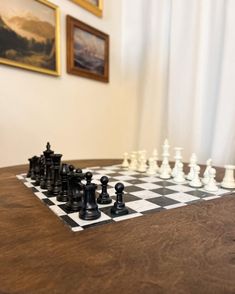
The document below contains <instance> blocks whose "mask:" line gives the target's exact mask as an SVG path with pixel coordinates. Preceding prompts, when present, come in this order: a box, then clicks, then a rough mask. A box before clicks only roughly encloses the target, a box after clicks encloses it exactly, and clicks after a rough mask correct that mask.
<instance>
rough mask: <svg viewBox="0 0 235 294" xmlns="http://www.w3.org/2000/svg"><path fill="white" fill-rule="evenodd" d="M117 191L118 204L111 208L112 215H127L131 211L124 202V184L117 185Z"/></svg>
mask: <svg viewBox="0 0 235 294" xmlns="http://www.w3.org/2000/svg"><path fill="white" fill-rule="evenodd" d="M115 190H116V195H117V197H116V202H115V203H114V205H113V206H112V208H111V213H113V214H116V215H119V216H120V215H125V214H128V213H129V211H128V209H127V208H126V206H125V203H124V200H123V194H124V193H123V191H124V185H123V184H122V183H117V184H116V185H115Z"/></svg>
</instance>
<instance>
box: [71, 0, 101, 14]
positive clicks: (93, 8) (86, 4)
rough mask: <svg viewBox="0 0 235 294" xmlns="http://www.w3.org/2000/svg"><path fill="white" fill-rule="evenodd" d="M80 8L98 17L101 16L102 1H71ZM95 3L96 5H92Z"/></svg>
mask: <svg viewBox="0 0 235 294" xmlns="http://www.w3.org/2000/svg"><path fill="white" fill-rule="evenodd" d="M72 1H73V2H74V3H76V4H78V5H79V6H81V7H82V8H85V9H86V10H88V11H90V12H91V13H93V14H95V15H96V16H98V17H102V15H103V0H72ZM94 2H96V3H94Z"/></svg>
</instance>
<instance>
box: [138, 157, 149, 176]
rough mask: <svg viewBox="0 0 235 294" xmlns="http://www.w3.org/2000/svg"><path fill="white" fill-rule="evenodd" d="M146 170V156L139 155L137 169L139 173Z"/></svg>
mask: <svg viewBox="0 0 235 294" xmlns="http://www.w3.org/2000/svg"><path fill="white" fill-rule="evenodd" d="M146 170H147V164H146V158H145V156H144V155H141V157H140V160H139V167H138V171H139V172H141V173H144V172H146Z"/></svg>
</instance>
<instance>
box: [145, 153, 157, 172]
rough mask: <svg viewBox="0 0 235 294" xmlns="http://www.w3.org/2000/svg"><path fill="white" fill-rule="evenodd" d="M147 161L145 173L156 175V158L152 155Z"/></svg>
mask: <svg viewBox="0 0 235 294" xmlns="http://www.w3.org/2000/svg"><path fill="white" fill-rule="evenodd" d="M148 162H149V166H148V169H147V174H148V175H150V176H151V175H156V173H157V170H158V166H157V163H156V160H155V159H154V158H153V157H150V158H149V160H148Z"/></svg>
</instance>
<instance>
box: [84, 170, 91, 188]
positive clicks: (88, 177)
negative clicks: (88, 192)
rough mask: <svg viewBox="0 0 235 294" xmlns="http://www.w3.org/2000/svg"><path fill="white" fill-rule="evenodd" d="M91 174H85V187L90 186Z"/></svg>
mask: <svg viewBox="0 0 235 294" xmlns="http://www.w3.org/2000/svg"><path fill="white" fill-rule="evenodd" d="M92 177H93V174H92V173H91V172H89V171H88V172H86V174H85V178H86V185H90V184H91V180H92Z"/></svg>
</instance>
